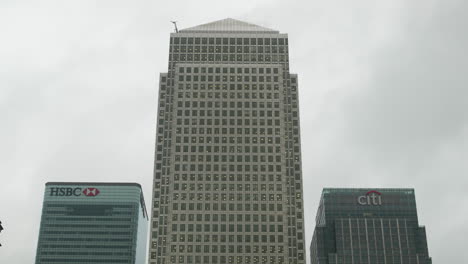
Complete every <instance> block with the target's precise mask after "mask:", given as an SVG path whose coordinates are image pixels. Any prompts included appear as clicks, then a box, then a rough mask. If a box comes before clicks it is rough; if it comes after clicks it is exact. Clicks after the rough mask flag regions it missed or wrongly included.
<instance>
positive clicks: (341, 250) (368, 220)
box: [310, 189, 432, 264]
mask: <svg viewBox="0 0 468 264" xmlns="http://www.w3.org/2000/svg"><path fill="white" fill-rule="evenodd" d="M310 255H311V263H312V264H344V263H350V264H353V263H354V264H378V263H382V264H390V263H392V264H430V263H432V260H431V258H430V257H429V253H428V249H427V241H426V230H425V228H424V227H421V226H419V223H418V215H417V211H416V200H415V196H414V190H413V189H372V190H369V189H324V190H323V193H322V199H321V200H320V206H319V209H318V212H317V217H316V227H315V231H314V236H313V238H312V243H311V245H310Z"/></svg>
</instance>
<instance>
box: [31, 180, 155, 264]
mask: <svg viewBox="0 0 468 264" xmlns="http://www.w3.org/2000/svg"><path fill="white" fill-rule="evenodd" d="M147 231H148V215H147V212H146V206H145V201H144V199H143V192H142V190H141V186H140V185H139V184H137V183H101V182H99V183H98V182H48V183H46V188H45V192H44V203H43V208H42V218H41V226H40V231H39V242H38V245H37V254H36V264H52V263H53V264H77V263H86V264H102V263H112V264H115V263H125V264H136V263H138V264H142V263H145V262H146V256H147V252H146V250H147V249H146V245H147V241H148V240H147V239H148V238H147Z"/></svg>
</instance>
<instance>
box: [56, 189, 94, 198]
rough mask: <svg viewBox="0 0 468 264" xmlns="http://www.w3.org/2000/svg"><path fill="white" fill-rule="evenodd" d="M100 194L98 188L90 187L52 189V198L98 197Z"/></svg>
mask: <svg viewBox="0 0 468 264" xmlns="http://www.w3.org/2000/svg"><path fill="white" fill-rule="evenodd" d="M99 193H100V191H99V189H98V188H93V187H88V188H84V189H83V188H80V187H77V188H70V187H68V188H59V187H52V188H50V193H49V195H50V196H82V195H83V196H88V197H89V196H97V195H98V194H99Z"/></svg>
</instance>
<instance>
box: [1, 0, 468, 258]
mask: <svg viewBox="0 0 468 264" xmlns="http://www.w3.org/2000/svg"><path fill="white" fill-rule="evenodd" d="M467 10H468V1H463V0H459V1H456V0H454V1H452V0H424V1H423V0H421V1H419V0H389V1H383V0H380V1H375V0H358V1H349V0H343V1H331V0H320V1H319V0H305V1H254V0H237V1H220V0H213V1H181V0H179V1H172V2H170V1H149V0H147V1H117V0H108V1H107V0H106V1H104V0H99V1H85V0H79V1H63V0H58V1H31V2H29V3H28V2H24V3H23V2H22V1H15V0H1V1H0V121H1V123H0V124H1V125H0V177H1V185H0V220H1V221H2V222H3V225H4V227H5V230H4V231H3V232H2V233H1V234H0V243H2V244H3V246H2V247H1V248H0V263H14V264H31V263H33V262H34V258H35V253H36V246H37V238H38V232H39V222H40V214H41V206H42V199H43V191H44V184H45V183H46V182H48V181H129V182H138V183H141V184H142V185H143V187H144V190H145V197H146V200H148V201H150V200H151V198H150V197H151V191H150V189H151V187H152V171H153V155H154V142H155V125H156V104H157V87H158V84H157V76H158V74H159V73H160V72H166V71H167V63H168V52H169V33H170V32H172V31H173V26H172V24H171V23H170V22H169V21H170V20H177V21H179V22H178V25H179V28H185V27H192V26H195V25H199V24H203V23H207V22H211V21H214V20H219V19H224V18H227V17H231V18H235V19H239V20H244V21H246V22H250V23H254V24H258V25H260V26H265V27H269V28H273V29H277V30H279V31H280V32H282V33H288V34H289V43H290V69H291V72H292V73H297V74H298V75H299V92H300V110H301V113H300V114H301V133H302V151H303V153H302V154H303V177H304V188H305V191H304V193H305V212H306V224H305V228H306V232H307V236H306V239H307V248H308V246H309V243H310V239H311V237H312V232H313V229H314V226H315V221H314V219H315V213H316V209H317V206H318V202H319V199H320V194H321V190H322V188H323V187H411V188H415V189H416V199H417V204H418V211H419V220H420V224H421V225H425V226H426V228H427V236H428V245H429V253H430V255H431V256H432V257H433V261H434V263H468V251H467V250H466V236H467V235H468V224H467V223H468V192H467V191H466V189H467V188H468V177H467V176H468V175H467V174H468V162H466V161H467V158H468V89H467V84H468V53H467V47H468V16H467V15H466V12H467ZM148 204H149V205H150V204H151V203H150V202H149V203H148ZM307 251H308V250H307ZM308 254H309V252H307V255H308Z"/></svg>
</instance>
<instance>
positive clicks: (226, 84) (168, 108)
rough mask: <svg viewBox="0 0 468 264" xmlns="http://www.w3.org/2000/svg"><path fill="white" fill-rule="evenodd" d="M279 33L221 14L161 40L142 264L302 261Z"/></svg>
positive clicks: (293, 97)
mask: <svg viewBox="0 0 468 264" xmlns="http://www.w3.org/2000/svg"><path fill="white" fill-rule="evenodd" d="M298 103H299V102H298V86H297V75H295V74H290V73H289V56H288V36H287V34H283V33H279V31H276V30H272V29H268V28H265V27H261V26H257V25H253V24H249V23H246V22H242V21H238V20H234V19H224V20H220V21H215V22H211V23H208V24H203V25H199V26H196V27H192V28H187V29H183V30H179V31H178V32H175V33H172V34H171V36H170V51H169V67H168V72H167V73H162V74H160V78H159V97H158V110H157V111H158V112H157V115H158V121H157V131H156V151H155V164H154V187H153V198H152V200H153V206H152V223H151V225H152V226H151V235H150V249H149V263H150V264H156V263H157V264H168V263H202V264H209V263H213V264H240V263H242V264H254V263H255V264H256V263H269V264H270V263H278V264H281V263H285V264H286V263H288V264H292V263H294V264H296V263H298V264H301V263H305V251H304V233H305V232H304V216H303V198H302V196H303V195H302V174H301V145H300V142H301V141H300V129H299V106H298Z"/></svg>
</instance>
